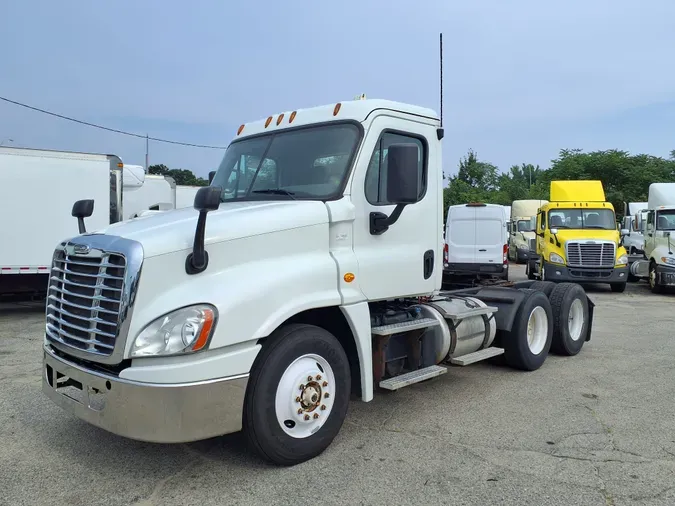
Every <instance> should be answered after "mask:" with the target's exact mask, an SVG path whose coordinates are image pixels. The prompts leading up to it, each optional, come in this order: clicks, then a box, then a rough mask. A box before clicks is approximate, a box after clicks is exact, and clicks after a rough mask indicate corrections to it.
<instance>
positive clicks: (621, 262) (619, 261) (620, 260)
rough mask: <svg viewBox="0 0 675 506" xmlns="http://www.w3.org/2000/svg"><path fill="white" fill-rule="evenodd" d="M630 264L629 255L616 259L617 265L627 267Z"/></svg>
mask: <svg viewBox="0 0 675 506" xmlns="http://www.w3.org/2000/svg"><path fill="white" fill-rule="evenodd" d="M627 263H628V255H621V256H620V257H619V258H617V259H616V265H626V264H627Z"/></svg>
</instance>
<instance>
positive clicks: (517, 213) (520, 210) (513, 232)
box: [509, 199, 548, 263]
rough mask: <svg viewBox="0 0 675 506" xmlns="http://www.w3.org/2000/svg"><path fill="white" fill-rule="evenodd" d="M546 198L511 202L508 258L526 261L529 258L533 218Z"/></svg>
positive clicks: (520, 261) (545, 201)
mask: <svg viewBox="0 0 675 506" xmlns="http://www.w3.org/2000/svg"><path fill="white" fill-rule="evenodd" d="M547 203H548V201H547V200H532V199H530V200H514V201H513V202H512V203H511V216H510V222H509V226H510V230H509V260H511V261H513V262H516V263H524V262H527V260H528V258H530V240H531V239H534V238H535V236H534V229H535V220H534V218H536V216H537V211H539V208H540V207H541V206H542V205H544V204H547Z"/></svg>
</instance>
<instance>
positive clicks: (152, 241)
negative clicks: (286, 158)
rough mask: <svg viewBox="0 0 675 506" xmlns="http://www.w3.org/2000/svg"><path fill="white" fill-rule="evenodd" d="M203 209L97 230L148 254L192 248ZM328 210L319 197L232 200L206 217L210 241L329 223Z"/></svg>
mask: <svg viewBox="0 0 675 506" xmlns="http://www.w3.org/2000/svg"><path fill="white" fill-rule="evenodd" d="M198 216H199V213H198V212H197V211H196V210H195V209H193V208H185V209H176V210H172V211H165V212H160V213H157V214H152V215H145V216H141V217H139V218H134V219H132V220H128V221H122V222H119V223H115V224H113V225H110V226H108V227H106V228H104V229H101V230H97V231H96V232H95V233H96V234H109V235H115V236H119V237H124V238H127V239H132V240H135V241H138V242H140V243H141V244H142V245H143V252H144V256H145V258H149V257H153V256H157V255H163V254H166V253H172V252H175V251H182V250H186V249H189V248H192V245H193V243H194V237H195V229H196V226H197V218H198ZM328 221H329V218H328V210H327V208H326V205H325V204H324V203H323V202H318V201H308V200H305V201H297V200H291V201H273V202H270V201H264V202H261V201H255V202H228V203H223V204H221V205H220V208H219V209H218V210H217V211H212V212H210V213H209V214H208V216H207V218H206V233H205V243H206V245H209V244H215V243H219V242H224V241H232V240H235V239H241V238H244V237H250V236H254V235H261V234H268V233H272V232H280V231H283V230H290V229H292V228H300V227H307V226H312V225H319V224H322V223H328Z"/></svg>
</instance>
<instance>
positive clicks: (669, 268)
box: [622, 183, 675, 293]
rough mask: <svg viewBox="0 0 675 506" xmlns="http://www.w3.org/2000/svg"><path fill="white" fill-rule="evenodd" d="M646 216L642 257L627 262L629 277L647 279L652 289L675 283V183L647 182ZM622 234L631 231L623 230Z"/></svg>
mask: <svg viewBox="0 0 675 506" xmlns="http://www.w3.org/2000/svg"><path fill="white" fill-rule="evenodd" d="M648 200H649V201H648V202H647V219H646V223H645V225H644V227H643V230H644V248H643V258H642V259H638V260H635V261H632V262H631V263H630V277H629V280H631V281H634V280H639V279H647V280H648V281H649V286H650V288H651V290H652V292H654V293H662V292H663V291H664V290H665V288H666V287H673V286H675V237H671V236H672V235H673V234H675V183H652V184H650V185H649V197H648ZM622 234H624V241H625V238H627V237H630V236H631V235H632V234H633V232H632V231H630V230H623V231H622Z"/></svg>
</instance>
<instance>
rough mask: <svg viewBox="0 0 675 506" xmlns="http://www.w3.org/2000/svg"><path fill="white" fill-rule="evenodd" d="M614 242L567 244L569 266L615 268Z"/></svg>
mask: <svg viewBox="0 0 675 506" xmlns="http://www.w3.org/2000/svg"><path fill="white" fill-rule="evenodd" d="M615 248H616V246H615V244H614V243H613V242H598V241H590V242H583V241H570V242H567V243H566V244H565V249H566V252H567V264H568V265H569V266H572V267H614V262H615V258H616V251H615Z"/></svg>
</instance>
